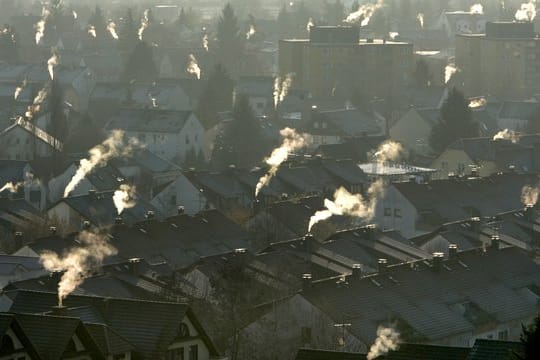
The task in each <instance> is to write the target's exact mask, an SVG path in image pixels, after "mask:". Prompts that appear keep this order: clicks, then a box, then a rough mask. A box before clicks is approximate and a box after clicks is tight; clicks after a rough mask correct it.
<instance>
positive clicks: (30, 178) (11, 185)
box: [0, 172, 39, 194]
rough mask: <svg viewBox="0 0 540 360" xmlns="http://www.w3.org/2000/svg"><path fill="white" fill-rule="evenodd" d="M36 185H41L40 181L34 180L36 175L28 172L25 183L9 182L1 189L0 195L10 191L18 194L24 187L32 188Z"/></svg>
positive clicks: (25, 175)
mask: <svg viewBox="0 0 540 360" xmlns="http://www.w3.org/2000/svg"><path fill="white" fill-rule="evenodd" d="M35 183H39V180H36V179H34V174H32V173H31V172H26V173H25V174H24V181H19V182H12V181H9V182H7V183H6V184H4V186H2V187H1V188H0V193H2V192H4V191H5V190H8V191H9V192H11V193H13V194H16V193H17V192H19V190H20V189H21V188H22V187H24V186H32V185H33V184H35Z"/></svg>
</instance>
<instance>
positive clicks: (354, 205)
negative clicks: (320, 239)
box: [308, 140, 404, 231]
mask: <svg viewBox="0 0 540 360" xmlns="http://www.w3.org/2000/svg"><path fill="white" fill-rule="evenodd" d="M403 153H404V150H403V146H402V145H401V144H399V143H397V142H395V141H391V140H389V141H386V142H384V143H383V144H381V145H380V146H379V148H378V149H377V151H375V152H374V154H373V157H374V159H375V160H376V161H377V162H378V163H381V164H382V163H384V162H386V161H397V160H399V158H401V157H402V156H403ZM384 190H385V188H384V182H383V181H382V180H377V181H375V182H373V183H371V185H370V186H369V188H368V191H367V195H368V198H367V199H364V197H363V196H362V194H351V193H349V192H348V191H347V190H346V189H345V188H339V189H338V190H336V192H335V193H334V200H333V201H332V200H329V199H325V200H324V207H325V209H324V210H321V211H317V212H316V213H315V215H313V216H312V217H311V218H310V219H309V226H308V231H311V229H312V227H313V226H314V225H315V224H317V223H318V222H320V221H323V220H326V219H328V218H330V217H331V216H333V215H348V216H352V217H356V218H362V219H364V220H366V221H369V220H371V219H373V217H374V216H375V210H376V207H377V202H378V200H379V199H380V198H381V197H382V196H383V195H384Z"/></svg>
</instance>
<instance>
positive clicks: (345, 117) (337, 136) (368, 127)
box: [301, 108, 386, 148]
mask: <svg viewBox="0 0 540 360" xmlns="http://www.w3.org/2000/svg"><path fill="white" fill-rule="evenodd" d="M301 130H302V131H303V132H305V133H308V134H310V135H311V136H312V143H311V144H310V146H311V147H312V148H316V147H318V146H319V145H324V144H339V143H342V142H343V139H344V138H347V137H354V136H384V135H385V134H386V119H385V118H383V117H382V116H381V115H379V114H378V113H375V112H373V113H368V112H365V111H362V110H358V109H354V108H353V109H340V110H326V111H318V110H317V109H312V111H311V115H310V116H309V117H308V119H306V120H305V123H304V125H303V126H302V127H301Z"/></svg>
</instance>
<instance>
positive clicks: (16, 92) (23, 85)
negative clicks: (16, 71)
mask: <svg viewBox="0 0 540 360" xmlns="http://www.w3.org/2000/svg"><path fill="white" fill-rule="evenodd" d="M27 83H28V82H27V80H26V79H24V81H23V82H22V84H21V85H19V86H17V88H16V89H15V93H14V94H13V98H14V99H15V100H17V99H18V98H19V96H20V95H21V93H22V91H23V90H24V88H25V87H26V84H27Z"/></svg>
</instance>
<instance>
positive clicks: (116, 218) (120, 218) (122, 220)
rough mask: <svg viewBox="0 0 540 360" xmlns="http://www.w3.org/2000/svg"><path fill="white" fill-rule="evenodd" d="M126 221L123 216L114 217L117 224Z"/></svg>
mask: <svg viewBox="0 0 540 360" xmlns="http://www.w3.org/2000/svg"><path fill="white" fill-rule="evenodd" d="M123 223H124V219H122V217H121V216H117V217H115V218H114V224H115V225H122V224H123Z"/></svg>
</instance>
